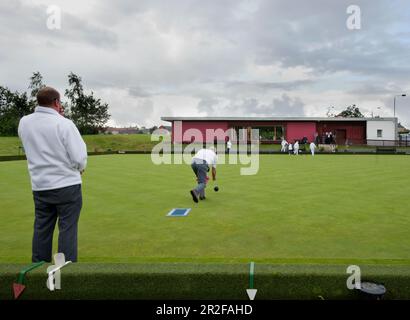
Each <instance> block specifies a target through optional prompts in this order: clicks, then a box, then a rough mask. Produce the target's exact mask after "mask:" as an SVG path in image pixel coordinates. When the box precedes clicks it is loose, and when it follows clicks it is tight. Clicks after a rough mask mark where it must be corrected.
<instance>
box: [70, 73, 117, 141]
mask: <svg viewBox="0 0 410 320" xmlns="http://www.w3.org/2000/svg"><path fill="white" fill-rule="evenodd" d="M81 81H82V80H81V77H79V76H77V75H76V74H74V73H73V72H71V73H70V74H69V75H68V84H69V89H67V90H66V91H65V96H66V97H67V98H68V100H69V103H68V104H67V106H68V110H67V116H68V117H69V118H70V119H71V120H72V121H73V122H74V123H75V125H76V126H77V127H78V130H79V131H80V132H81V133H82V134H96V133H98V132H99V130H101V129H102V128H103V127H104V126H105V124H106V123H107V121H108V120H109V119H110V114H109V113H108V104H107V103H102V102H101V99H97V98H96V97H94V93H93V92H92V91H91V94H89V95H87V94H86V93H85V92H84V88H83V85H82V83H81Z"/></svg>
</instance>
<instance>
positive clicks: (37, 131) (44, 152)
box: [18, 87, 87, 262]
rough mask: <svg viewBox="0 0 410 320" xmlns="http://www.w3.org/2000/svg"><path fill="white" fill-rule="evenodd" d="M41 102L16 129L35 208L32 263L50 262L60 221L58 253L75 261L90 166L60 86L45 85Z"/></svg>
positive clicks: (39, 97)
mask: <svg viewBox="0 0 410 320" xmlns="http://www.w3.org/2000/svg"><path fill="white" fill-rule="evenodd" d="M37 103H38V107H36V108H35V111H34V113H32V114H30V115H27V116H25V117H23V118H21V120H20V123H19V128H18V134H19V137H20V139H21V141H22V143H23V147H24V150H25V153H26V157H27V164H28V170H29V173H30V178H31V186H32V190H33V199H34V207H35V218H34V234H33V243H32V261H33V262H38V261H46V262H50V261H51V257H52V243H53V233H54V228H55V225H56V222H57V219H58V228H59V237H58V252H59V253H64V255H65V258H66V260H70V261H72V262H76V261H77V233H78V232H77V230H78V220H79V217H80V211H81V208H82V193H81V183H82V180H81V174H82V173H83V172H84V169H85V167H86V164H87V147H86V145H85V143H84V141H83V139H82V137H81V135H80V132H79V131H78V129H77V127H76V126H75V125H74V123H73V122H72V121H71V120H69V119H67V118H65V117H64V116H63V115H62V114H63V108H62V105H61V101H60V94H59V93H58V91H57V90H55V89H53V88H51V87H45V88H43V89H41V90H40V91H39V92H38V94H37Z"/></svg>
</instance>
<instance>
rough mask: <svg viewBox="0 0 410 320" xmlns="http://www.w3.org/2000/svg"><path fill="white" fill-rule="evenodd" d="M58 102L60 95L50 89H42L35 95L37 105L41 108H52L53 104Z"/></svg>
mask: <svg viewBox="0 0 410 320" xmlns="http://www.w3.org/2000/svg"><path fill="white" fill-rule="evenodd" d="M56 100H57V101H60V94H59V93H58V91H57V90H56V89H54V88H51V87H44V88H42V89H40V90H39V91H38V93H37V103H38V105H39V106H43V107H54V103H55V102H56Z"/></svg>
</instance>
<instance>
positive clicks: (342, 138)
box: [336, 129, 346, 145]
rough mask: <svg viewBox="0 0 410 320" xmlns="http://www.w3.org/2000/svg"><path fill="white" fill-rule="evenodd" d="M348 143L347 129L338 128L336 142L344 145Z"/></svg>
mask: <svg viewBox="0 0 410 320" xmlns="http://www.w3.org/2000/svg"><path fill="white" fill-rule="evenodd" d="M345 143H346V129H336V144H338V145H344V144H345Z"/></svg>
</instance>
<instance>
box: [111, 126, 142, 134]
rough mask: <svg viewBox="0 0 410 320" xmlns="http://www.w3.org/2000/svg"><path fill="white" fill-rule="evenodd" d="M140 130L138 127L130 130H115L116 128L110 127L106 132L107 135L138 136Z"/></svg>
mask: <svg viewBox="0 0 410 320" xmlns="http://www.w3.org/2000/svg"><path fill="white" fill-rule="evenodd" d="M138 131H139V129H138V128H136V127H129V128H115V127H108V128H106V130H105V133H106V134H136V133H138Z"/></svg>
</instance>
